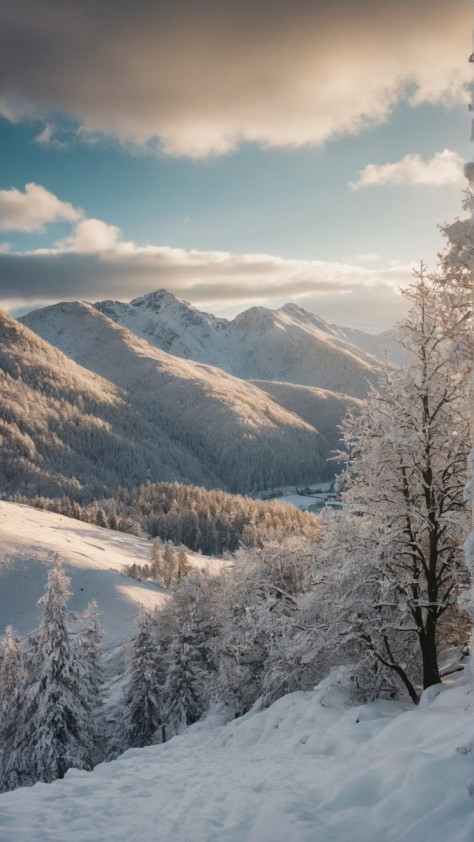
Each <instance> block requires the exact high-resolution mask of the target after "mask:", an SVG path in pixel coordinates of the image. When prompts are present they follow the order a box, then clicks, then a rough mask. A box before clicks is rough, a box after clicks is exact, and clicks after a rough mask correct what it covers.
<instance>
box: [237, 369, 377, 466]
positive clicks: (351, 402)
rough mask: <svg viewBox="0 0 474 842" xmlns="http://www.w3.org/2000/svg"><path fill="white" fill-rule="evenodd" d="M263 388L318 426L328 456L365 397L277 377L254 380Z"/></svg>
mask: <svg viewBox="0 0 474 842" xmlns="http://www.w3.org/2000/svg"><path fill="white" fill-rule="evenodd" d="M251 382H252V383H254V384H255V386H258V388H259V389H261V390H262V391H263V392H266V393H267V394H268V395H270V396H271V397H272V398H273V399H274V400H275V401H277V403H278V404H279V405H280V406H283V407H285V409H288V410H289V411H290V412H295V413H296V414H297V415H298V416H299V417H300V418H302V419H303V420H304V421H306V422H307V423H308V424H311V425H312V426H317V429H318V430H319V432H320V433H321V436H322V437H323V439H324V442H325V444H326V445H327V448H328V450H327V456H328V458H329V457H330V455H331V453H330V452H331V450H333V449H335V448H337V447H339V446H340V433H339V429H338V428H339V425H340V424H341V422H342V420H343V418H344V416H345V414H346V412H347V411H348V410H351V411H352V412H354V413H357V412H358V411H359V410H360V407H361V401H360V400H358V399H357V398H350V397H349V396H348V395H341V394H337V393H336V392H330V391H328V390H326V389H316V388H314V387H313V386H300V385H297V384H294V383H282V382H278V381H273V380H252V381H251Z"/></svg>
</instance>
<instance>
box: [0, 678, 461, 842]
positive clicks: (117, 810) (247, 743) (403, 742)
mask: <svg viewBox="0 0 474 842" xmlns="http://www.w3.org/2000/svg"><path fill="white" fill-rule="evenodd" d="M473 702H474V698H473V693H472V691H470V688H469V683H468V681H467V677H464V674H463V675H462V677H461V679H460V680H458V681H457V682H454V683H453V686H451V687H444V688H432V689H431V690H429V691H426V692H425V694H424V695H423V697H422V701H421V704H420V706H419V707H418V708H415V707H413V705H411V704H402V703H398V702H389V701H377V702H374V703H372V704H369V705H365V706H356V707H354V706H351V705H350V704H349V703H348V702H347V699H346V698H345V696H344V695H343V694H342V693H340V692H338V691H335V690H334V689H332V688H331V681H330V680H328V679H327V680H326V681H325V682H322V683H321V685H319V687H318V688H317V689H316V690H315V691H314V692H308V693H293V694H291V695H289V696H286V697H285V698H283V699H280V701H278V702H276V703H275V704H274V705H272V706H271V707H270V708H269V709H268V710H266V711H263V712H254V711H251V712H250V713H249V714H247V716H245V717H243V718H242V719H238V720H235V721H233V722H231V723H229V724H227V725H222V724H221V723H220V722H219V720H218V719H217V718H216V717H209V718H208V719H207V720H206V721H205V722H202V723H198V724H197V725H195V726H192V727H191V728H190V729H189V730H188V731H187V732H186V733H185V734H183V735H182V736H179V737H175V738H174V739H172V740H170V742H169V743H165V744H164V745H162V746H151V747H149V748H144V749H132V750H130V751H128V752H126V754H124V755H123V756H122V757H120V758H118V759H117V760H114V761H112V762H111V763H108V764H102V765H100V766H98V767H96V769H95V770H94V771H93V772H80V771H77V770H71V771H69V772H68V773H67V774H66V777H65V779H64V780H63V781H56V782H55V783H52V784H41V783H39V784H36V785H35V786H34V787H32V788H31V789H21V790H16V791H15V792H10V793H5V794H3V795H1V796H0V840H1V842H11V840H15V842H33V840H34V842H95V840H102V841H103V842H133V840H136V841H137V842H157V840H160V842H405V840H406V842H426V840H429V842H472V839H473V838H474V813H473V806H474V801H473V797H472V794H470V792H469V784H470V783H471V785H472V780H473V763H472V753H470V751H469V741H470V740H471V739H472V726H473V717H474V707H473Z"/></svg>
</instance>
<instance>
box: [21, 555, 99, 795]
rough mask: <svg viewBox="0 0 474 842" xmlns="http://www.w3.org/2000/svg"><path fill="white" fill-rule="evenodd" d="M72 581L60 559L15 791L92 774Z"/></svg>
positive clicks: (46, 606) (48, 599)
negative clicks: (80, 772) (73, 771)
mask: <svg viewBox="0 0 474 842" xmlns="http://www.w3.org/2000/svg"><path fill="white" fill-rule="evenodd" d="M69 581H70V580H69V579H68V578H67V577H66V575H65V574H64V571H63V569H62V566H61V564H60V563H59V561H58V560H57V559H56V560H55V563H54V565H53V567H52V568H51V570H50V571H49V575H48V584H47V588H46V592H45V595H44V596H43V597H42V598H41V600H40V604H41V605H42V606H43V611H42V617H41V623H40V627H39V629H38V632H37V633H36V635H35V636H34V639H33V641H32V644H33V645H32V656H31V662H30V671H31V682H32V683H31V684H30V686H29V688H28V690H27V691H26V693H25V698H24V699H23V705H22V715H21V718H20V719H19V721H18V723H17V731H16V735H15V739H14V745H13V749H12V752H11V754H10V756H9V758H7V763H6V767H5V774H6V778H7V781H9V784H10V786H11V785H20V786H21V785H24V784H31V783H34V782H35V781H45V782H49V781H53V780H55V779H56V778H62V777H64V775H65V773H66V771H67V770H68V769H69V768H71V767H75V768H78V769H91V768H92V765H93V757H94V743H93V732H92V730H91V723H90V713H89V708H88V704H87V694H85V692H84V688H83V685H82V672H83V671H82V669H81V666H80V662H79V653H78V646H77V644H76V641H75V640H74V638H73V636H72V634H71V632H70V630H69V628H68V617H67V610H66V604H67V599H68V597H69V595H70V591H69V588H68V586H69Z"/></svg>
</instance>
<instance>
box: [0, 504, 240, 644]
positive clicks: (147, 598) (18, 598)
mask: <svg viewBox="0 0 474 842" xmlns="http://www.w3.org/2000/svg"><path fill="white" fill-rule="evenodd" d="M56 553H57V554H58V555H59V558H60V559H61V561H62V562H63V564H64V568H65V570H66V573H67V575H68V576H69V577H70V578H71V590H72V592H73V596H72V597H71V600H70V602H69V605H68V607H69V609H70V610H71V611H72V612H73V613H77V614H79V613H82V611H84V609H85V607H86V606H87V604H88V603H89V602H90V601H91V600H92V599H95V600H96V601H97V603H98V606H99V612H100V617H101V621H102V623H103V625H104V648H105V649H110V648H113V647H115V646H119V645H120V644H122V643H123V642H124V641H125V640H126V639H127V638H128V637H130V635H132V634H133V632H134V625H133V622H134V618H135V616H136V614H137V611H138V607H139V606H140V605H144V606H145V607H146V608H154V607H155V606H158V605H160V604H162V603H163V601H164V600H165V599H166V598H167V593H168V591H167V590H166V589H164V588H160V587H158V586H157V585H155V584H152V583H147V582H139V581H136V580H134V579H130V578H128V577H126V576H124V570H125V568H126V567H128V566H129V565H131V564H133V562H137V563H138V564H146V563H148V562H149V561H150V556H151V542H150V541H148V540H146V539H145V538H136V537H135V536H134V535H126V534H124V533H123V532H114V531H112V530H110V529H102V528H101V527H99V526H93V525H91V524H90V523H83V522H82V521H79V520H74V519H73V518H68V517H64V516H63V515H58V514H55V513H53V512H44V511H41V510H39V509H34V508H32V507H29V506H23V505H20V504H18V503H7V502H4V501H0V635H1V634H2V633H3V630H4V628H5V626H6V625H9V624H10V625H12V626H13V627H14V629H15V632H16V633H17V634H19V635H20V636H23V635H25V634H29V633H30V632H31V631H32V630H33V629H34V628H35V627H36V625H37V621H38V617H39V610H40V609H39V607H37V605H36V603H37V601H38V599H39V598H40V597H41V596H42V594H43V592H44V588H45V585H46V580H47V573H48V563H50V562H51V561H52V560H53V559H54V557H55V555H56ZM189 559H190V561H191V563H192V564H193V565H194V566H195V567H196V568H200V569H201V568H206V569H208V570H209V571H210V572H215V570H216V569H217V568H218V567H219V566H220V565H222V563H223V562H222V561H221V560H220V559H209V558H207V557H205V556H199V555H195V554H193V553H190V554H189Z"/></svg>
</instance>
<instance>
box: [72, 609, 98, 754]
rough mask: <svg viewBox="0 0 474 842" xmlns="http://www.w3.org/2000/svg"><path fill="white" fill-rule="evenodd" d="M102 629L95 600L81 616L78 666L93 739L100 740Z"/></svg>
mask: <svg viewBox="0 0 474 842" xmlns="http://www.w3.org/2000/svg"><path fill="white" fill-rule="evenodd" d="M103 633H104V629H103V626H102V623H101V622H100V618H99V611H98V606H97V602H96V601H95V599H93V600H92V602H90V603H89V605H88V606H87V608H86V610H85V611H84V614H83V615H82V628H81V631H80V633H79V636H78V641H77V643H78V652H77V654H78V664H79V669H80V671H81V673H82V690H83V694H84V699H85V703H86V705H87V707H88V709H89V712H90V714H91V720H90V725H91V729H92V730H93V734H94V737H95V739H97V740H100V738H101V731H102V729H101V727H100V726H101V717H100V715H99V711H100V707H101V699H100V689H101V684H102V671H101V668H100V663H99V662H100V659H101V657H102V637H103Z"/></svg>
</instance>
